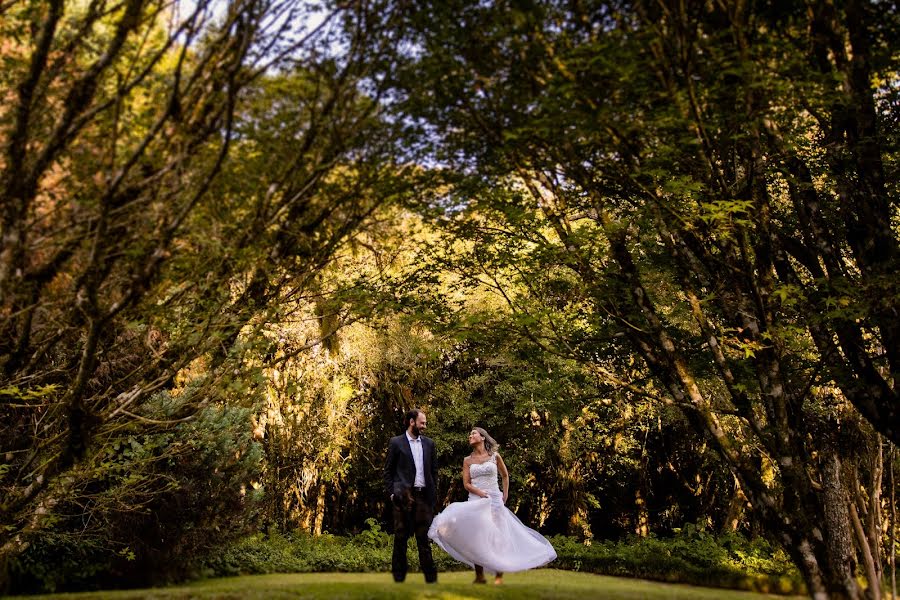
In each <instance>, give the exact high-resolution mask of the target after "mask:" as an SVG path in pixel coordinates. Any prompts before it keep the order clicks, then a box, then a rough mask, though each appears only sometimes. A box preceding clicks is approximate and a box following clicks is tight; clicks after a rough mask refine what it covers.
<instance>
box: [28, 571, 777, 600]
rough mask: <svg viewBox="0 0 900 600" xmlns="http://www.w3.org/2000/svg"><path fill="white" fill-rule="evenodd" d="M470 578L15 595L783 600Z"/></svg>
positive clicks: (580, 582) (612, 583)
mask: <svg viewBox="0 0 900 600" xmlns="http://www.w3.org/2000/svg"><path fill="white" fill-rule="evenodd" d="M472 578H473V576H472V574H471V573H466V572H457V573H441V574H440V575H439V579H438V583H437V584H436V585H426V584H425V583H424V581H423V580H422V575H421V573H410V574H409V576H408V577H407V579H406V582H405V583H402V584H397V583H394V582H393V581H391V576H390V574H389V573H302V574H276V575H247V576H244V577H225V578H222V579H210V580H206V581H198V582H195V583H191V584H188V585H184V586H179V587H169V588H153V589H145V590H127V591H114V592H85V593H81V594H54V595H49V596H20V597H19V598H28V599H30V600H36V599H38V598H53V599H54V600H61V599H64V598H102V599H110V600H111V599H116V600H122V599H138V598H152V599H159V600H176V599H177V600H181V599H187V598H209V599H212V598H227V599H234V600H237V599H239V598H293V599H315V600H320V599H326V598H327V599H331V598H337V599H346V600H362V599H363V598H366V599H369V598H372V599H376V600H381V599H391V600H420V599H421V600H475V599H478V598H492V599H494V598H495V599H503V598H509V599H510V600H511V599H514V598H515V599H519V598H521V599H523V600H538V599H547V600H549V599H556V598H560V599H563V600H588V599H590V598H609V599H611V600H637V599H648V600H656V599H660V600H682V599H683V600H704V599H709V600H713V599H722V600H738V599H745V600H750V599H751V598H785V596H770V595H766V594H755V593H751V592H735V591H730V590H721V589H714V588H701V587H693V586H689V585H679V584H668V583H657V582H653V581H643V580H640V579H624V578H618V577H604V576H602V575H592V574H589V573H574V572H571V571H559V570H556V569H538V570H535V571H526V572H524V573H512V574H510V575H507V576H506V577H505V583H504V584H503V585H502V586H495V585H493V583H492V582H491V583H489V584H488V585H477V586H476V585H473V584H472Z"/></svg>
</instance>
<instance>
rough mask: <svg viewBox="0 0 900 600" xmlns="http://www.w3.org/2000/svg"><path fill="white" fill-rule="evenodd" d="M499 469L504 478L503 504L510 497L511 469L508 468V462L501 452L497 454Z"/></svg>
mask: <svg viewBox="0 0 900 600" xmlns="http://www.w3.org/2000/svg"><path fill="white" fill-rule="evenodd" d="M497 470H498V471H499V472H500V477H501V478H502V479H503V504H506V499H507V498H509V471H507V470H506V463H504V462H503V457H502V456H500V455H499V454H498V455H497Z"/></svg>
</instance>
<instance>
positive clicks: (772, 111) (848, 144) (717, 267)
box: [382, 2, 900, 598]
mask: <svg viewBox="0 0 900 600" xmlns="http://www.w3.org/2000/svg"><path fill="white" fill-rule="evenodd" d="M394 8H395V9H396V10H398V11H399V12H401V13H402V14H404V15H405V17H406V18H405V20H404V21H403V24H404V27H405V29H404V28H395V29H392V34H393V35H396V36H399V37H402V38H403V39H405V40H407V43H406V45H403V44H399V45H398V47H400V48H401V49H402V48H413V49H414V51H412V52H409V53H405V54H404V53H402V52H401V53H399V54H398V55H396V56H395V57H394V60H393V62H392V63H390V65H391V69H392V71H393V72H394V73H396V74H397V75H396V77H395V79H394V81H395V84H396V86H397V89H398V93H397V97H398V98H399V101H398V103H397V104H396V106H397V110H398V111H399V112H401V113H402V114H404V115H406V118H407V119H408V121H409V122H410V123H411V125H412V127H411V130H412V132H413V134H414V135H415V134H418V135H420V136H421V137H422V138H424V139H425V140H427V141H428V143H429V146H428V147H429V148H432V147H433V148H436V150H435V153H434V154H433V155H432V157H431V158H430V160H431V161H432V163H435V162H438V163H439V164H442V165H443V166H444V170H445V172H448V171H449V172H451V173H448V176H447V177H446V179H445V180H446V181H447V182H448V186H447V187H444V188H442V189H439V190H437V191H436V193H435V196H436V197H438V198H443V199H447V198H450V200H449V202H448V201H447V200H444V206H447V205H450V206H453V207H454V208H455V209H457V210H459V209H460V208H465V209H468V210H469V212H470V213H472V214H473V217H472V220H473V221H474V222H475V225H474V226H473V228H474V229H476V230H477V229H478V227H479V225H484V227H482V228H481V229H482V233H481V239H482V240H484V241H485V242H487V243H494V242H495V241H496V240H497V239H498V238H503V239H518V240H524V241H521V244H522V246H523V248H524V251H525V252H527V253H529V254H530V255H532V256H534V257H536V258H535V260H537V261H542V262H543V263H545V264H546V263H548V262H549V263H550V264H552V265H554V266H557V267H558V268H563V269H566V270H568V271H569V272H570V273H572V274H573V275H574V276H575V277H576V278H577V279H578V280H579V283H580V285H583V286H584V287H585V289H586V290H588V297H589V298H590V304H589V310H590V311H591V313H592V314H590V316H589V319H590V320H591V333H592V337H593V338H595V339H596V338H600V339H603V338H606V339H611V338H612V336H613V335H615V334H616V333H618V334H620V335H623V336H624V338H625V339H627V340H628V342H629V345H630V348H631V351H633V352H634V353H635V354H636V355H637V356H639V357H640V358H641V359H642V361H643V363H644V365H645V366H646V369H647V371H648V373H649V374H651V375H652V376H653V380H654V382H655V384H656V385H658V386H659V390H660V392H661V393H660V394H659V395H660V396H665V397H667V399H668V401H669V402H671V403H673V404H674V405H675V406H678V407H680V408H681V409H682V410H683V412H684V415H685V417H686V418H687V419H688V420H689V421H690V422H691V423H692V426H693V428H694V430H695V431H696V432H697V433H698V434H699V435H702V436H703V437H704V438H706V439H708V440H709V441H710V442H711V443H713V444H714V447H715V448H716V449H717V451H718V452H719V454H720V455H721V457H722V459H723V460H724V461H725V463H726V464H728V466H729V468H730V469H731V470H732V472H733V474H734V476H735V478H736V480H737V481H738V482H739V485H740V488H741V490H742V491H743V493H744V494H746V496H747V498H748V500H749V502H750V503H751V504H752V506H753V510H754V514H755V517H756V518H757V519H759V520H760V522H761V523H763V525H764V528H765V530H766V531H767V532H768V534H769V535H770V536H772V537H773V538H774V539H776V540H777V541H778V542H779V543H781V544H782V545H783V546H784V547H785V549H786V550H787V551H788V552H790V554H791V555H792V557H793V559H794V560H795V562H796V563H797V565H798V567H799V568H800V569H801V571H802V572H803V573H804V576H805V578H806V581H807V584H808V587H809V590H810V593H811V594H813V595H814V596H816V597H829V596H834V597H852V598H855V597H859V596H860V594H861V592H860V590H859V589H858V587H857V584H856V581H855V572H856V565H857V561H858V560H859V561H861V562H862V564H864V566H865V569H866V572H867V574H868V579H869V586H870V589H871V590H872V592H873V593H875V594H877V593H878V586H879V582H878V576H877V568H875V565H874V563H875V561H876V559H875V558H874V555H877V546H878V543H872V542H871V541H869V542H865V541H864V540H862V539H859V540H858V547H859V548H860V550H861V551H860V553H859V558H858V557H857V555H856V553H855V552H854V551H853V543H852V542H851V539H852V536H853V535H854V533H853V525H852V523H853V522H854V519H853V511H854V508H855V507H854V503H853V502H850V500H849V499H848V490H849V493H850V494H851V497H853V498H856V496H857V494H858V492H859V490H860V487H859V485H858V483H857V482H855V481H854V480H853V477H852V476H849V473H848V472H849V471H850V470H852V465H853V464H854V461H856V460H858V457H856V456H853V455H852V452H850V448H851V446H850V445H849V444H848V443H847V442H848V440H849V439H857V438H858V437H859V436H863V437H865V433H864V432H865V428H864V427H861V426H860V425H859V424H858V422H857V421H856V420H855V419H853V418H848V415H851V414H852V413H851V412H849V411H850V405H852V406H853V408H854V409H855V410H856V411H858V413H859V414H861V415H862V416H864V417H865V418H866V419H868V421H869V422H870V423H871V425H872V427H874V428H875V429H876V430H878V431H879V432H880V433H882V434H884V435H885V436H886V437H888V438H889V439H891V440H893V441H895V442H896V441H898V440H900V437H898V434H897V428H896V413H895V411H896V407H897V406H898V405H897V396H896V394H897V391H896V376H897V375H896V374H897V372H898V362H897V360H898V356H897V355H896V352H897V350H896V349H897V348H898V345H897V343H896V335H897V330H896V328H897V320H896V316H895V315H896V311H897V303H896V299H897V297H898V296H897V294H896V281H897V280H896V277H895V276H893V275H892V273H893V272H894V270H895V269H896V264H897V256H898V255H897V246H898V237H900V236H898V233H897V228H896V226H895V225H894V224H893V221H892V219H895V217H896V198H897V195H896V193H897V190H896V188H895V187H892V185H891V184H890V183H889V182H890V180H889V179H888V178H887V177H886V175H885V174H886V169H888V168H892V167H890V166H888V167H886V166H885V165H886V164H887V165H890V164H891V163H890V162H888V161H890V160H891V159H892V157H893V156H894V153H895V149H894V148H893V146H891V145H890V143H892V138H888V137H885V136H884V135H883V133H882V131H883V130H882V123H883V122H886V121H890V120H892V119H894V118H895V116H893V112H892V111H893V110H894V109H893V108H891V106H890V105H888V104H886V103H885V104H879V103H878V97H879V93H880V92H879V90H878V89H877V88H875V87H874V86H873V85H872V81H873V80H874V81H890V82H892V83H889V84H886V85H884V89H885V90H888V89H891V88H892V87H893V86H894V84H893V82H894V81H895V77H896V64H895V62H894V61H895V57H894V56H893V55H892V54H891V51H890V48H891V45H890V40H891V39H892V37H893V36H894V35H895V33H896V30H897V29H896V19H897V14H896V13H895V12H891V11H888V12H887V14H883V13H879V12H878V11H877V10H876V9H877V6H876V3H865V2H848V3H846V5H842V6H841V7H834V6H832V5H830V4H827V3H821V4H816V5H815V6H813V7H811V8H809V9H808V8H807V7H806V6H805V5H802V4H800V3H788V4H784V3H781V4H779V5H778V6H777V7H776V6H775V5H768V4H764V3H763V4H752V3H708V2H687V3H685V2H679V3H675V2H658V3H648V2H624V3H604V2H597V3H587V4H585V3H578V4H570V3H540V4H531V3H505V2H502V3H493V4H483V3H468V2H456V3H440V4H428V5H427V6H417V7H416V8H415V9H410V8H408V7H406V6H401V5H397V6H396V7H394ZM388 12H389V11H388V10H387V9H384V10H383V11H382V14H385V13H388ZM879 14H881V16H878V15H879ZM467 176H469V177H467ZM450 186H452V187H450ZM448 187H449V189H450V191H449V192H448ZM489 188H493V190H491V189H489ZM497 188H500V189H502V190H503V191H502V192H500V193H498V192H497V191H496V190H497ZM485 210H488V211H491V215H492V218H494V219H496V220H497V221H499V222H502V223H504V227H502V228H500V229H499V230H497V229H496V228H495V229H493V230H490V227H489V226H490V225H491V224H490V223H489V224H486V225H485V224H484V223H483V222H482V221H481V220H480V218H479V216H478V214H479V211H485ZM463 214H465V213H463ZM522 214H526V215H529V214H530V215H533V217H530V220H531V222H530V223H524V224H523V223H522V219H521V218H520V215H522ZM461 218H465V217H461ZM566 333H571V332H566ZM564 337H568V341H570V343H571V342H572V341H579V340H578V338H577V337H572V336H564ZM611 347H612V346H607V349H610V348H611ZM583 354H584V355H586V356H590V352H583ZM592 360H594V361H596V360H597V359H596V358H594V359H592ZM624 383H625V384H627V385H634V384H629V382H627V381H625V382H624ZM644 385H646V384H644ZM635 387H638V386H635ZM650 391H651V392H654V391H655V390H650ZM661 399H663V398H661ZM763 473H769V474H770V476H769V477H766V476H764V475H763ZM870 491H872V490H871V488H870ZM857 537H860V536H857ZM862 537H865V536H862Z"/></svg>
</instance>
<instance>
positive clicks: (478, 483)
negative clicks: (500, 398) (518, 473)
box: [428, 427, 556, 584]
mask: <svg viewBox="0 0 900 600" xmlns="http://www.w3.org/2000/svg"><path fill="white" fill-rule="evenodd" d="M469 445H470V446H472V454H470V455H469V456H467V457H466V458H465V459H464V460H463V468H462V477H463V485H464V486H465V488H466V489H467V490H468V491H469V500H468V502H454V503H453V504H451V505H450V506H448V507H447V508H446V509H445V510H444V511H443V512H442V513H440V514H439V515H438V516H436V517H435V518H434V521H433V522H432V523H431V528H430V529H429V530H428V537H430V538H431V539H433V540H434V541H435V542H436V543H437V545H438V546H440V547H441V548H443V549H444V551H446V552H447V554H449V555H450V556H452V557H453V558H455V559H456V560H458V561H460V562H464V563H466V564H467V565H470V566H473V567H475V583H486V581H485V579H484V570H485V569H487V570H488V571H493V572H494V573H495V574H496V577H495V579H494V583H497V584H500V583H503V573H505V572H511V571H524V570H525V569H533V568H535V567H540V566H541V565H545V564H547V563H548V562H550V561H552V560H553V559H555V558H556V551H555V550H554V549H553V546H551V545H550V542H548V541H547V540H546V538H544V537H543V536H542V535H541V534H539V533H538V532H537V531H534V530H533V529H529V528H528V527H526V526H525V525H523V524H522V522H521V521H520V520H519V519H518V517H516V515H514V514H513V512H512V511H511V510H509V509H508V508H506V506H505V504H506V499H507V497H508V496H509V472H508V471H507V470H506V465H505V464H504V463H503V459H502V458H501V457H500V455H499V454H497V452H496V449H497V442H496V441H494V438H492V437H491V436H489V435H488V433H487V432H486V431H485V430H484V429H482V428H481V427H476V428H474V429H473V430H472V431H471V433H469ZM498 473H499V474H500V476H501V477H502V479H503V491H502V492H501V491H500V487H499V486H498V485H497V475H498Z"/></svg>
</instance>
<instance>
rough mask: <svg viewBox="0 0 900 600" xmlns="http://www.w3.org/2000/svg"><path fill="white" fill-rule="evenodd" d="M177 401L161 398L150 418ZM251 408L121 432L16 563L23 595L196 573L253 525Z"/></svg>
mask: <svg viewBox="0 0 900 600" xmlns="http://www.w3.org/2000/svg"><path fill="white" fill-rule="evenodd" d="M172 402H173V399H172V398H171V397H170V396H169V395H168V394H159V395H158V396H157V397H156V398H155V399H154V400H153V401H152V402H151V406H153V408H154V412H153V415H154V416H155V417H157V418H160V419H162V418H165V416H166V413H167V411H168V410H169V407H170V406H171V405H172ZM251 432H252V427H251V424H250V422H249V411H248V410H247V409H241V408H221V407H208V408H205V409H203V410H201V411H200V412H199V413H198V414H197V415H196V416H195V417H194V418H192V419H190V420H187V421H185V422H182V423H180V424H178V425H177V426H175V427H173V428H171V429H163V430H161V431H158V432H155V433H154V432H146V431H144V432H141V433H139V432H136V431H128V430H125V431H121V432H118V433H117V434H116V435H115V436H114V437H111V438H110V439H109V440H108V442H107V443H106V444H104V445H103V446H101V447H100V450H99V451H98V452H96V453H94V454H93V455H92V457H91V459H90V461H88V464H87V465H86V466H85V468H84V469H83V471H81V472H80V473H79V476H80V477H81V481H80V483H79V485H78V486H77V488H76V489H75V490H74V493H73V496H72V497H71V498H70V499H69V500H68V501H67V502H64V503H61V504H60V505H58V506H57V507H55V510H54V512H53V514H52V527H48V528H47V529H45V530H44V531H42V532H41V533H40V534H37V535H34V536H33V537H32V539H31V540H30V541H31V544H30V546H29V548H28V549H27V550H26V551H25V552H24V553H23V554H22V555H20V556H19V557H18V558H17V559H15V560H14V561H13V564H12V571H13V586H14V589H16V590H19V591H32V592H33V591H53V590H57V589H96V588H97V587H99V586H100V585H103V586H106V587H108V586H109V585H110V582H111V581H114V582H115V584H116V585H118V586H122V585H147V584H158V583H164V582H171V581H177V580H181V579H184V578H185V577H189V576H192V575H193V574H194V573H195V569H196V563H197V561H198V559H199V558H200V557H202V556H205V555H207V554H209V553H210V552H213V551H214V549H215V548H217V547H218V546H219V545H221V544H223V543H226V542H228V541H229V540H231V539H234V538H235V537H237V536H242V535H246V534H247V533H248V532H249V531H251V530H252V528H253V527H254V526H255V524H256V517H255V516H256V512H257V510H258V508H259V500H260V495H261V494H260V492H254V491H253V489H252V486H251V482H252V480H253V478H254V476H255V473H256V472H258V469H259V464H260V460H261V458H262V455H261V449H260V447H259V445H258V444H256V443H254V442H253V441H252V439H251V437H250V436H251Z"/></svg>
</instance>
